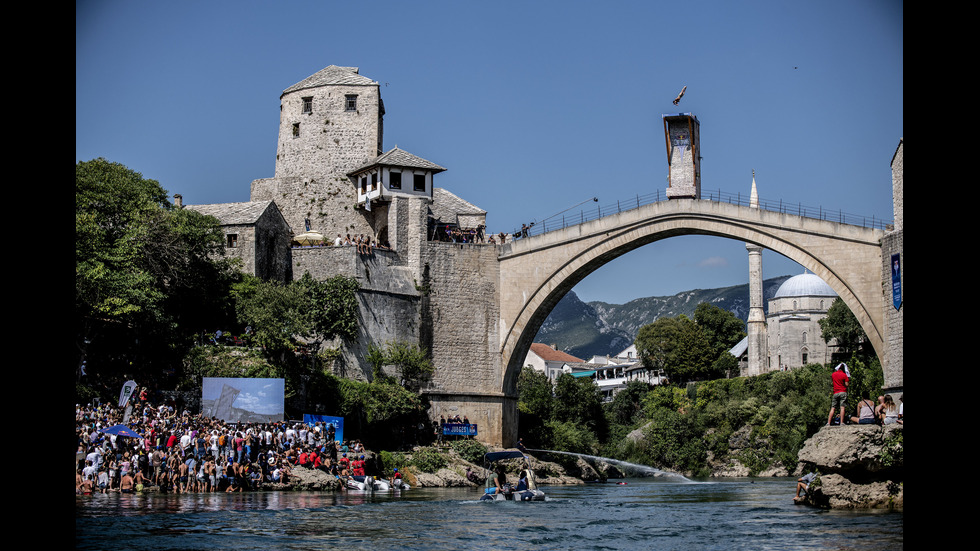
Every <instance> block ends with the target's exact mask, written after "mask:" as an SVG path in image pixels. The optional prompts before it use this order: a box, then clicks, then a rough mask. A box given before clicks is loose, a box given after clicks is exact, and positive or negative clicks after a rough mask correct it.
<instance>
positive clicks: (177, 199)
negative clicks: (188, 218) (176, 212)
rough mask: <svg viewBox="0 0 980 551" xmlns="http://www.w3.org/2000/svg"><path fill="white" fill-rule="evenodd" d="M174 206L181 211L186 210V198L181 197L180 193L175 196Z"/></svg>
mask: <svg viewBox="0 0 980 551" xmlns="http://www.w3.org/2000/svg"><path fill="white" fill-rule="evenodd" d="M174 206H175V207H177V208H179V209H182V208H184V196H183V195H181V194H179V193H176V194H174Z"/></svg>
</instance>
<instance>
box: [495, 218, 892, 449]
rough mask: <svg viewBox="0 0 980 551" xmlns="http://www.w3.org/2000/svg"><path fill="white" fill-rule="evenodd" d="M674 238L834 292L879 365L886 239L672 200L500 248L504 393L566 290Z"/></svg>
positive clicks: (510, 390) (849, 228)
mask: <svg viewBox="0 0 980 551" xmlns="http://www.w3.org/2000/svg"><path fill="white" fill-rule="evenodd" d="M679 235H712V236H717V237H726V238H730V239H735V240H737V241H742V242H746V243H753V244H756V245H759V246H762V247H764V248H766V249H769V250H771V251H775V252H778V253H780V254H782V255H784V256H786V257H788V258H790V259H792V260H794V261H796V262H797V263H799V264H800V265H802V266H803V267H805V268H807V269H808V270H810V271H811V272H813V273H815V274H816V275H818V276H820V277H821V278H822V279H823V280H824V281H825V282H827V284H828V285H830V286H831V287H832V288H833V289H834V290H835V291H836V292H837V293H838V295H839V296H840V297H841V299H843V301H844V302H845V303H846V304H847V306H848V307H849V308H850V309H851V311H852V312H853V313H854V315H855V316H856V317H857V319H858V321H860V323H861V326H862V327H863V328H864V331H865V333H866V334H867V336H868V338H869V339H870V340H871V344H872V345H873V346H874V348H875V351H876V352H877V354H878V356H879V358H882V359H883V358H884V350H883V347H884V343H885V342H886V341H885V338H884V335H883V332H884V329H885V327H884V323H883V316H884V314H883V301H884V298H883V281H882V252H881V251H882V249H881V240H882V237H883V236H884V231H882V230H879V229H869V228H865V227H861V226H855V225H849V224H842V223H837V222H831V221H827V220H821V219H815V218H808V217H804V216H797V215H793V214H786V213H782V212H773V211H768V210H763V209H759V208H753V207H749V206H739V205H735V204H730V203H726V202H717V201H708V200H696V199H672V200H670V201H661V202H657V203H651V204H646V205H642V206H640V207H638V208H634V209H632V210H628V211H624V212H619V213H616V214H612V215H608V216H604V217H602V218H599V219H596V220H593V221H589V222H584V223H581V224H578V225H575V226H571V227H567V228H564V229H560V230H555V231H550V232H548V233H544V234H541V235H534V236H530V237H527V238H524V239H520V240H517V241H514V242H511V243H508V244H506V245H504V246H502V247H501V249H500V250H501V252H500V255H499V258H498V260H499V270H500V276H499V278H500V279H499V284H498V292H499V297H500V298H499V303H500V317H499V326H498V330H499V335H500V355H501V358H500V359H501V363H500V366H501V369H502V371H503V372H502V373H501V378H500V380H501V381H502V382H503V389H502V391H503V394H504V395H506V396H516V394H517V390H516V386H517V376H518V374H519V373H520V370H521V367H522V363H523V361H524V357H525V356H526V354H527V351H528V349H529V348H530V346H531V343H532V342H533V339H534V337H535V335H536V334H537V332H538V329H539V328H540V327H541V324H542V323H543V322H544V320H545V319H546V318H547V317H548V314H549V313H550V312H551V310H552V309H553V308H554V306H555V305H556V304H557V303H558V301H559V300H560V299H561V298H562V297H563V296H564V295H565V294H566V293H567V292H568V291H569V290H571V289H572V288H573V287H575V285H576V284H577V283H578V282H579V281H581V280H582V279H584V278H585V277H586V276H588V275H589V274H590V273H592V272H593V271H595V270H596V269H598V268H599V267H601V266H602V265H604V264H606V263H608V262H609V261H611V260H613V259H614V258H616V257H618V256H620V255H623V254H626V253H628V252H630V251H632V250H634V249H636V248H638V247H642V246H643V245H646V244H648V243H653V242H655V241H659V240H661V239H667V238H670V237H675V236H679ZM882 365H883V366H885V367H884V369H885V380H886V382H887V381H888V380H889V374H888V369H889V366H887V365H885V362H884V361H882ZM899 369H900V367H899ZM515 430H516V427H515ZM504 432H505V433H507V432H509V431H507V430H505V431H504ZM508 437H510V438H508ZM511 438H512V439H511ZM503 439H504V441H505V442H506V441H508V440H510V441H514V440H513V439H516V435H510V434H504V435H503Z"/></svg>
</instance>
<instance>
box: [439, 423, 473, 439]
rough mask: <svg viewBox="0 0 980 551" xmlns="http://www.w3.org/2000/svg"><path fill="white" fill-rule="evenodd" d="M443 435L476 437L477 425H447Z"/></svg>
mask: <svg viewBox="0 0 980 551" xmlns="http://www.w3.org/2000/svg"><path fill="white" fill-rule="evenodd" d="M442 434H444V435H447V436H476V423H469V424H466V423H446V424H445V425H443V426H442Z"/></svg>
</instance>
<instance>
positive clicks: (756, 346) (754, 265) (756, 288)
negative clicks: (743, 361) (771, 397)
mask: <svg viewBox="0 0 980 551" xmlns="http://www.w3.org/2000/svg"><path fill="white" fill-rule="evenodd" d="M749 206H750V207H752V208H755V209H757V208H759V195H758V192H757V191H756V188H755V171H754V170H753V171H752V193H751V195H750V199H749ZM745 248H746V249H747V250H748V251H749V319H748V323H747V326H748V327H747V330H748V331H747V332H748V334H749V341H748V355H749V365H748V368H747V371H746V373H745V375H749V376H751V375H759V374H760V373H763V372H765V371H768V369H767V366H766V365H765V364H766V357H767V352H766V314H765V311H764V310H763V307H762V306H763V304H762V303H763V298H762V247H760V246H758V245H755V244H753V243H746V244H745Z"/></svg>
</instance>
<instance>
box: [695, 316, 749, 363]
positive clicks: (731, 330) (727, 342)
mask: <svg viewBox="0 0 980 551" xmlns="http://www.w3.org/2000/svg"><path fill="white" fill-rule="evenodd" d="M694 323H696V324H697V325H698V327H699V328H701V331H702V332H704V336H705V337H706V338H707V340H708V344H709V345H710V346H711V348H712V355H713V356H714V357H715V358H717V357H719V356H720V355H721V354H722V353H727V352H728V351H729V350H731V349H732V347H733V346H735V345H736V344H738V343H739V341H741V340H742V339H744V338H745V335H746V333H745V323H743V322H742V320H740V319H738V318H737V317H735V314H733V313H731V312H729V311H728V310H724V309H722V308H719V307H717V306H715V305H714V304H710V303H707V302H702V303H701V304H698V306H697V308H695V309H694Z"/></svg>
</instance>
